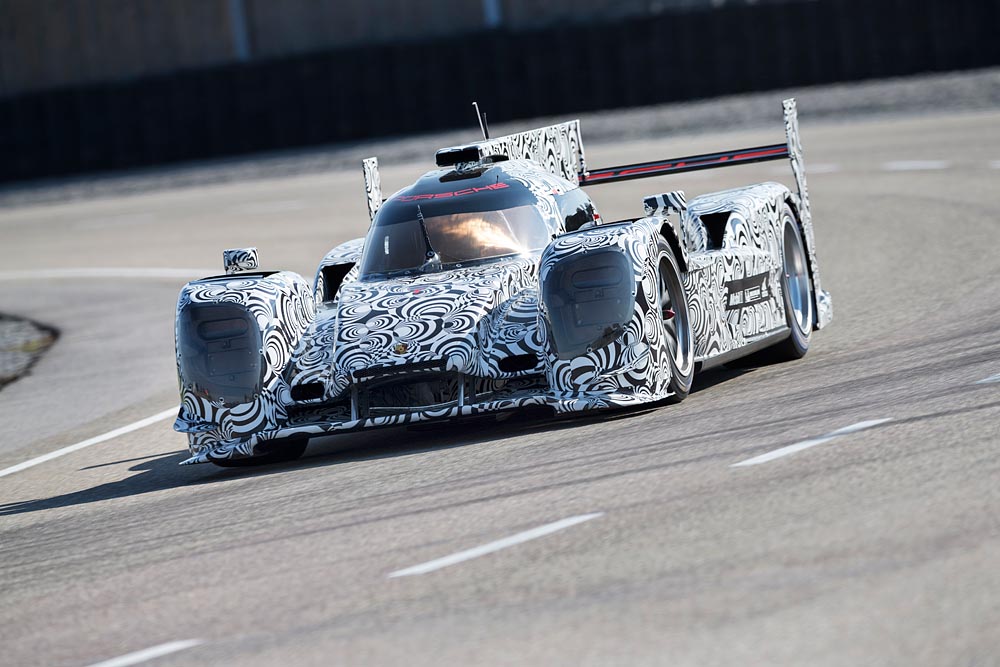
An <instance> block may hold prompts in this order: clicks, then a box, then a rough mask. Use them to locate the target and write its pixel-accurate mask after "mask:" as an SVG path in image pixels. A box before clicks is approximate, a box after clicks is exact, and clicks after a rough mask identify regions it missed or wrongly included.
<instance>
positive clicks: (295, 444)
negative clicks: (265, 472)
mask: <svg viewBox="0 0 1000 667" xmlns="http://www.w3.org/2000/svg"><path fill="white" fill-rule="evenodd" d="M270 444H271V447H270V448H269V450H270V451H268V452H267V453H265V454H261V455H259V456H251V457H248V458H242V459H213V458H211V457H209V459H208V460H209V461H211V462H212V463H214V464H215V465H217V466H219V467H220V468H251V467H255V466H264V465H270V464H272V463H286V462H288V461H295V460H296V459H299V458H301V457H302V455H303V454H305V452H306V446H308V444H309V438H301V437H299V438H289V439H287V440H273V441H271V443H270Z"/></svg>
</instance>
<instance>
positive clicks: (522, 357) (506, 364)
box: [498, 354, 538, 373]
mask: <svg viewBox="0 0 1000 667" xmlns="http://www.w3.org/2000/svg"><path fill="white" fill-rule="evenodd" d="M537 365H538V357H537V356H535V355H534V354H515V355H514V356H512V357H505V358H503V359H501V360H500V362H499V364H498V366H500V371H501V372H503V373H517V372H519V371H530V370H532V369H533V368H534V367H535V366H537Z"/></svg>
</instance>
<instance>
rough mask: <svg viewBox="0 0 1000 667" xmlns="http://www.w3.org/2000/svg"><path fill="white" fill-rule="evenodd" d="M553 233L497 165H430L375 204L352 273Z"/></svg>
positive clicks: (504, 251)
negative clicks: (464, 169) (461, 171)
mask: <svg viewBox="0 0 1000 667" xmlns="http://www.w3.org/2000/svg"><path fill="white" fill-rule="evenodd" d="M557 233H559V229H558V228H557V227H556V226H555V222H554V221H549V220H546V218H545V217H544V216H543V215H542V213H541V211H540V210H539V207H538V198H537V197H536V196H535V195H534V194H533V193H532V192H531V190H529V189H528V188H527V187H526V186H525V185H523V184H522V183H521V182H519V181H517V180H515V179H512V178H511V177H510V176H508V175H507V174H506V173H505V172H504V171H503V170H502V168H500V167H498V166H494V167H490V168H487V169H485V170H483V171H482V173H480V174H478V175H471V176H465V177H456V175H455V172H452V171H438V172H431V173H430V174H427V175H426V176H424V177H423V178H421V179H420V180H419V181H417V182H416V183H415V184H414V185H413V186H412V187H410V188H407V189H406V190H403V191H401V192H400V193H398V194H397V195H395V196H394V197H392V198H391V199H390V200H389V201H387V202H385V204H383V205H382V207H381V208H380V209H379V211H378V214H377V215H376V216H375V220H374V221H373V222H372V226H371V229H370V230H369V232H368V238H367V239H366V240H365V249H364V254H363V256H362V258H361V275H360V279H361V280H381V279H385V278H390V277H394V276H400V275H410V274H414V273H427V272H433V271H440V270H445V269H452V268H459V267H461V266H469V265H473V264H478V263H482V262H485V261H490V260H494V259H497V258H500V257H508V256H512V255H521V254H525V253H532V252H538V251H541V250H543V249H544V248H545V246H546V245H547V244H548V243H549V241H550V240H551V239H552V237H553V235H555V234H557Z"/></svg>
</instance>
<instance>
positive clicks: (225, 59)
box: [0, 0, 804, 97]
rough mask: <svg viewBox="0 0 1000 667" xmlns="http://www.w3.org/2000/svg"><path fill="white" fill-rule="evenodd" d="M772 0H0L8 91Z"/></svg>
mask: <svg viewBox="0 0 1000 667" xmlns="http://www.w3.org/2000/svg"><path fill="white" fill-rule="evenodd" d="M761 1H765V0H545V1H544V2H540V1H539V0H432V1H428V0H0V97H7V96H10V95H15V94H20V93H25V92H31V91H40V90H48V89H51V88H54V87H58V86H70V85H80V84H90V83H101V82H112V81H122V80H127V79H133V78H136V77H140V76H148V75H152V74H167V73H171V72H175V71H177V70H179V69H197V68H201V67H205V66H212V65H220V64H223V63H230V62H245V61H248V60H249V61H252V60H262V59H269V58H279V57H284V56H290V55H298V54H303V53H309V52H313V51H322V50H328V49H332V48H341V47H345V46H354V45H357V44H373V43H383V42H391V41H418V40H426V39H433V38H435V37H441V36H445V35H455V34H459V33H463V32H469V31H473V30H483V29H488V28H496V27H501V26H502V27H504V28H506V29H510V30H522V29H525V28H537V27H540V26H544V25H547V24H552V23H554V22H556V21H584V22H593V21H598V20H606V19H609V18H611V19H614V18H621V17H624V16H638V15H646V14H651V13H657V12H663V11H677V10H681V11H683V10H687V9H691V8H694V7H701V8H708V7H712V6H717V5H719V4H720V3H725V2H728V3H730V4H732V3H743V4H745V3H747V2H761ZM766 1H768V2H779V1H780V2H802V1H804V0H766Z"/></svg>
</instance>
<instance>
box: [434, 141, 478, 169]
mask: <svg viewBox="0 0 1000 667" xmlns="http://www.w3.org/2000/svg"><path fill="white" fill-rule="evenodd" d="M434 157H435V160H436V162H437V166H439V167H450V166H452V165H455V164H459V163H460V162H479V160H480V159H482V156H481V155H480V154H479V146H475V145H473V146H460V147H458V148H442V149H441V150H439V151H438V152H437V154H435V156H434Z"/></svg>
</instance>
